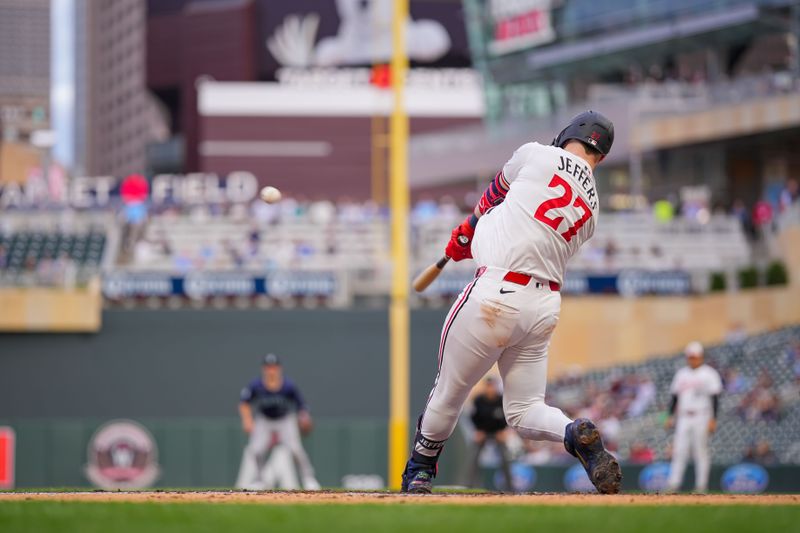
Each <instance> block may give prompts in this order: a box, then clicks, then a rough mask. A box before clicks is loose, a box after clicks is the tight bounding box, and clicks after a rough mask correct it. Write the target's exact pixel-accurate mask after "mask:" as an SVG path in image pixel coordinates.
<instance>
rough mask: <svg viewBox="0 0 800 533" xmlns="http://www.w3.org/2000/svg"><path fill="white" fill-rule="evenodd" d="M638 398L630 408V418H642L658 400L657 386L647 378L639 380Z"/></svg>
mask: <svg viewBox="0 0 800 533" xmlns="http://www.w3.org/2000/svg"><path fill="white" fill-rule="evenodd" d="M637 380H638V384H637V387H636V396H635V397H634V398H633V401H631V403H630V405H629V406H628V412H627V415H628V416H629V417H634V416H641V415H643V414H644V413H645V412H646V411H647V408H648V407H650V405H652V403H653V401H654V400H655V399H656V384H655V383H653V380H652V379H650V378H649V377H647V376H641V377H638V378H637Z"/></svg>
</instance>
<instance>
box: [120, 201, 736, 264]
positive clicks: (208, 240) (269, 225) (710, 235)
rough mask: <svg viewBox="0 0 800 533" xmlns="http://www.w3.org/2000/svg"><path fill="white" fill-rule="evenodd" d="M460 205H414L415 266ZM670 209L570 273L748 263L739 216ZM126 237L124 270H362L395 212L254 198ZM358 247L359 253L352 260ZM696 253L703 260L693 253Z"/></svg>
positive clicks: (383, 244)
mask: <svg viewBox="0 0 800 533" xmlns="http://www.w3.org/2000/svg"><path fill="white" fill-rule="evenodd" d="M461 200H462V201H461V202H458V201H456V200H455V199H453V198H451V197H447V196H445V197H442V198H440V199H438V200H434V199H433V198H430V197H422V198H420V199H419V200H418V201H417V202H416V203H415V204H414V205H413V206H412V210H411V213H410V215H411V216H410V221H411V246H412V249H411V254H412V262H415V263H418V264H415V265H414V267H415V268H419V267H420V265H424V264H426V263H427V262H430V261H431V260H433V259H435V258H436V257H438V256H440V255H441V252H442V249H443V246H444V243H446V242H447V240H448V238H449V234H450V231H451V229H452V227H453V226H454V225H456V224H457V223H458V222H460V220H461V219H462V218H463V217H464V216H465V215H466V213H467V211H468V206H469V205H470V203H469V202H470V200H474V198H471V197H468V198H463V199H461ZM687 209H688V208H687ZM664 211H665V209H664V207H663V206H661V207H660V210H659V212H658V213H656V212H654V213H653V214H647V213H625V214H618V215H612V214H609V215H604V223H603V225H601V226H599V227H598V229H597V232H596V235H595V238H594V239H592V240H591V241H589V243H587V245H586V246H585V247H584V248H583V249H582V251H581V253H580V254H579V256H578V257H577V258H576V259H575V260H574V262H573V264H572V265H571V267H572V268H574V269H580V270H592V271H614V270H618V269H620V268H644V269H652V270H667V269H681V268H688V269H692V268H700V269H705V270H711V269H716V268H719V267H720V266H721V265H744V264H746V263H748V262H749V260H750V250H749V247H748V245H747V242H746V239H745V238H744V235H743V233H742V232H741V231H740V229H739V228H737V227H736V225H735V223H734V219H733V218H731V217H729V216H724V215H720V216H717V217H711V218H708V219H707V220H703V221H698V220H697V219H696V218H697V217H695V216H694V215H693V214H691V213H690V212H689V211H687V212H686V213H685V214H680V216H677V217H675V216H670V217H669V219H666V220H665V219H663V213H664ZM659 213H661V214H660V215H659ZM679 213H680V212H679ZM125 235H127V236H136V237H135V238H132V239H130V238H126V239H123V242H125V243H127V244H126V247H125V251H124V252H125V253H123V258H124V259H126V260H125V261H123V264H129V265H131V266H133V267H135V268H139V269H146V268H148V267H150V268H153V269H156V270H172V271H175V272H187V271H189V270H196V269H210V270H224V269H240V270H241V269H255V270H261V269H271V268H315V267H316V266H317V265H320V264H323V263H327V264H328V265H329V266H330V267H334V266H340V265H339V264H337V261H340V262H341V260H342V259H346V258H347V257H346V256H349V257H350V258H351V259H353V261H352V263H355V264H359V265H379V264H381V263H382V262H384V261H385V260H386V259H387V258H388V254H389V212H388V209H387V208H386V207H383V206H379V205H378V204H375V203H374V202H356V201H352V200H349V199H341V200H340V201H338V202H335V203H334V202H331V201H328V200H319V201H305V200H303V199H294V198H287V199H285V200H283V201H282V202H280V203H279V204H273V205H270V204H265V203H263V202H260V201H255V202H253V203H252V205H250V206H249V208H247V207H245V206H231V207H230V208H229V209H228V210H227V211H225V210H223V209H221V208H220V207H219V206H217V207H214V206H197V207H193V208H189V209H182V210H179V209H177V208H174V207H173V208H167V209H165V210H163V211H161V212H157V213H152V214H151V215H150V217H149V222H148V223H147V225H146V226H142V227H141V228H140V229H139V230H138V231H137V230H126V231H125ZM721 236H722V237H724V238H719V237H721ZM700 237H703V238H700ZM354 241H355V242H354ZM355 245H357V247H358V251H357V253H352V252H353V251H352V248H353V247H354V246H355ZM692 247H697V248H698V253H695V254H692V253H687V250H689V251H691V248H692ZM343 256H345V257H343ZM344 262H345V263H346V262H347V261H344ZM709 262H712V263H714V264H709ZM695 263H696V264H695Z"/></svg>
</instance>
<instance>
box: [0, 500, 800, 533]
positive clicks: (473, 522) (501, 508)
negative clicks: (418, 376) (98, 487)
mask: <svg viewBox="0 0 800 533" xmlns="http://www.w3.org/2000/svg"><path fill="white" fill-rule="evenodd" d="M67 531H69V532H72V531H75V532H81V533H83V532H86V533H92V532H97V533H100V532H102V533H108V532H115V533H128V532H130V533H142V532H145V531H146V532H148V533H151V532H179V531H180V532H184V531H187V532H188V531H191V532H193V533H199V532H225V533H244V532H248V531H258V532H265V531H281V532H283V531H289V532H291V531H303V532H308V531H325V532H333V533H337V532H352V531H360V532H364V533H367V532H372V531H403V532H408V531H434V532H438V531H458V532H472V531H475V532H478V531H480V532H482V533H495V532H498V531H519V532H526V533H530V532H537V531H542V532H556V533H562V532H563V533H567V532H572V531H575V532H584V531H592V532H595V531H596V532H598V533H599V532H602V531H610V532H614V533H626V532H631V533H634V532H637V533H641V532H659V533H662V532H663V533H688V532H694V531H704V532H705V531H709V532H710V531H714V532H724V533H737V532H760V531H767V532H769V531H774V532H781V533H792V532H798V531H800V506H756V505H736V506H711V505H701V506H680V505H666V506H629V507H628V506H613V507H612V506H609V507H598V506H594V507H579V506H544V505H542V506H539V505H525V506H518V505H480V506H468V505H446V504H443V505H419V504H413V503H410V504H409V503H405V502H398V504H397V505H391V504H352V505H337V504H329V503H328V504H319V505H315V504H300V505H298V504H294V505H257V504H212V503H97V502H59V501H5V502H0V532H3V533H12V532H14V533H16V532H36V533H49V532H67Z"/></svg>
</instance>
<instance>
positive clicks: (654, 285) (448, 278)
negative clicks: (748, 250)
mask: <svg viewBox="0 0 800 533" xmlns="http://www.w3.org/2000/svg"><path fill="white" fill-rule="evenodd" d="M472 279H473V276H472V274H471V273H470V272H468V271H460V272H452V273H450V272H447V271H445V272H443V273H442V275H440V276H439V277H438V278H437V279H436V281H435V282H433V284H431V286H430V287H429V288H428V289H427V290H426V294H429V295H436V296H447V295H455V294H458V293H460V292H461V289H463V288H464V287H465V286H466V285H467V284H468V283H469V282H470V281H472ZM561 292H562V293H564V294H574V295H583V294H617V295H621V296H626V297H635V296H644V295H649V294H652V295H662V296H664V295H671V296H679V295H686V294H690V293H691V292H692V279H691V276H690V274H689V273H688V272H684V271H681V270H639V269H625V270H621V271H619V272H614V273H608V274H599V273H591V272H581V271H572V272H568V273H567V278H566V280H565V281H564V286H563V287H562V288H561Z"/></svg>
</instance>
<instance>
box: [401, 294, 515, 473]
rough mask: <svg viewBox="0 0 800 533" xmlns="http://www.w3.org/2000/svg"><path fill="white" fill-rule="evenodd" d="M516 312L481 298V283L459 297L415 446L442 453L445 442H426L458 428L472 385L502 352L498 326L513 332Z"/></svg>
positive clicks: (448, 322)
mask: <svg viewBox="0 0 800 533" xmlns="http://www.w3.org/2000/svg"><path fill="white" fill-rule="evenodd" d="M478 283H480V280H479V281H478ZM468 287H469V286H468ZM488 306H493V308H494V309H496V310H497V314H493V316H492V319H491V325H490V324H488V323H487V317H486V310H485V309H486V308H487V307H488ZM482 308H483V309H484V310H483V311H482ZM517 318H518V312H516V310H513V309H510V308H508V309H504V308H502V307H498V306H496V305H493V304H492V303H490V302H485V301H482V299H481V291H480V287H479V286H478V285H477V284H476V285H475V288H474V289H473V290H472V291H467V292H465V293H464V294H462V298H461V299H460V301H459V300H457V301H456V304H455V305H454V306H453V308H452V309H451V312H450V314H449V315H448V319H447V320H446V321H445V326H444V328H443V331H442V340H441V345H440V366H439V373H438V374H437V376H436V380H435V383H434V387H433V391H431V394H430V396H429V400H428V405H427V406H426V407H425V411H424V413H423V415H422V418H421V421H420V422H421V423H420V426H419V430H420V434H421V436H422V437H424V439H423V442H420V441H419V440H418V441H417V442H416V444H415V446H414V449H415V451H417V452H418V453H420V454H422V455H426V456H429V457H435V456H437V455H438V452H439V450H440V449H441V446H439V447H436V446H434V447H430V446H428V445H426V442H429V443H443V442H444V441H445V440H447V439H448V438H449V437H450V435H451V434H452V433H453V430H454V429H455V427H456V423H457V422H458V417H459V415H460V413H461V409H462V407H463V405H464V401H466V399H467V396H468V395H469V393H470V391H471V390H472V388H473V387H474V386H475V385H476V384H477V383H478V381H480V379H481V378H482V377H483V376H484V375H485V374H486V372H487V371H488V370H489V369H490V368H491V367H492V365H493V364H494V363H495V362H496V361H497V359H498V358H499V357H500V354H501V353H503V350H504V346H503V345H502V344H501V345H499V346H498V344H500V343H497V342H496V335H497V334H496V333H495V331H496V330H501V331H506V332H510V331H511V330H513V328H514V326H515V323H516V320H517ZM509 334H510V333H509Z"/></svg>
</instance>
